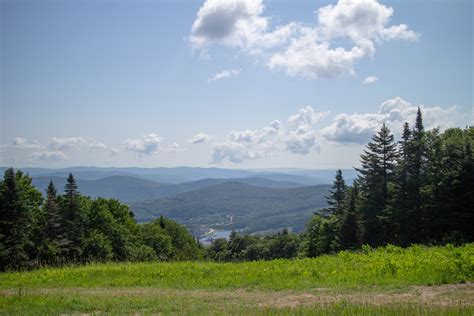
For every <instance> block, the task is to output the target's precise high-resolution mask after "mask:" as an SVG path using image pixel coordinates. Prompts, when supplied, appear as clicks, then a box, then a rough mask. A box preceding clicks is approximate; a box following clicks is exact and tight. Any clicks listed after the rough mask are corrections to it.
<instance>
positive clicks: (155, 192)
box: [33, 176, 177, 202]
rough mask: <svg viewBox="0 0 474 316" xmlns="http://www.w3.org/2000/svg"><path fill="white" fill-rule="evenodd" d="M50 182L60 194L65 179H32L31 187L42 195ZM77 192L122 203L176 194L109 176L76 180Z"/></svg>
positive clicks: (163, 186) (134, 179)
mask: <svg viewBox="0 0 474 316" xmlns="http://www.w3.org/2000/svg"><path fill="white" fill-rule="evenodd" d="M50 180H52V181H53V183H54V185H55V186H56V187H57V189H58V192H62V190H63V188H64V185H65V183H66V178H65V177H49V176H46V177H43V176H40V177H33V185H34V186H36V187H37V188H38V189H39V190H40V191H41V192H42V193H43V194H44V192H45V190H46V187H47V186H48V183H49V181H50ZM76 181H77V185H78V187H79V191H80V192H81V193H82V194H84V195H88V196H90V197H94V198H95V197H104V198H116V199H119V200H120V201H122V202H131V201H142V200H148V199H150V198H152V199H156V198H160V197H164V196H169V195H171V194H175V193H177V192H174V191H173V192H170V193H169V192H168V191H167V189H166V187H168V186H169V185H167V184H161V183H157V182H153V181H149V180H145V179H141V178H137V177H130V176H111V177H107V178H103V179H98V180H83V179H76Z"/></svg>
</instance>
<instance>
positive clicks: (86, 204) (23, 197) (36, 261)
mask: <svg viewBox="0 0 474 316" xmlns="http://www.w3.org/2000/svg"><path fill="white" fill-rule="evenodd" d="M0 214H1V218H0V269H1V270H6V269H20V268H31V267H38V266H43V265H61V264H70V263H86V262H92V261H110V260H114V261H148V260H193V259H198V258H200V256H201V253H202V251H201V249H200V246H199V245H198V243H197V242H196V240H195V239H194V238H193V237H192V236H191V235H190V234H189V232H188V231H187V230H186V228H184V227H183V226H181V225H180V224H178V223H176V222H174V221H171V220H169V219H166V218H159V219H156V220H154V221H151V222H149V223H146V224H143V225H138V224H137V222H136V221H135V219H134V216H133V213H132V212H131V211H130V210H129V208H128V206H126V205H123V204H121V203H119V202H118V201H117V200H113V199H102V198H98V199H91V198H89V197H86V196H83V195H81V194H80V193H79V191H78V187H77V184H76V181H75V179H74V177H73V176H72V174H70V175H69V177H68V179H67V183H66V185H65V188H64V193H63V194H58V193H57V191H56V188H55V186H54V184H53V183H52V182H50V184H49V186H48V188H47V194H46V198H45V199H43V197H42V195H41V193H40V192H39V191H38V190H36V189H35V187H34V186H33V185H32V184H31V178H30V177H29V176H27V175H25V174H23V173H22V172H21V171H17V172H15V171H14V170H13V169H12V168H10V169H7V170H6V171H5V175H4V179H3V181H2V182H1V183H0Z"/></svg>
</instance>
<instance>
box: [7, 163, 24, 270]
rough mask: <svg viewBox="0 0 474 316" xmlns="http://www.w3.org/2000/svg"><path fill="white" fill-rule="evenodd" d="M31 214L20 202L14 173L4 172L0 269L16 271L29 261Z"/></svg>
mask: <svg viewBox="0 0 474 316" xmlns="http://www.w3.org/2000/svg"><path fill="white" fill-rule="evenodd" d="M30 224H31V214H30V212H29V210H28V208H27V207H26V203H25V201H22V198H21V192H20V188H19V186H18V184H17V180H16V176H15V171H14V170H13V168H9V169H7V170H6V171H5V174H4V179H3V182H2V183H1V187H0V249H1V252H0V269H1V270H5V269H6V268H13V269H17V268H20V267H22V266H25V265H26V264H27V262H28V260H29V257H28V251H27V247H28V243H29V229H30Z"/></svg>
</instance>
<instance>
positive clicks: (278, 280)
mask: <svg viewBox="0 0 474 316" xmlns="http://www.w3.org/2000/svg"><path fill="white" fill-rule="evenodd" d="M473 279H474V244H467V245H464V246H461V247H453V246H450V245H448V246H444V247H423V246H413V247H410V248H406V249H402V248H398V247H393V246H388V247H384V248H378V249H376V250H372V249H370V250H366V251H365V252H362V253H355V252H340V253H339V254H337V255H332V256H321V257H318V258H314V259H299V260H274V261H257V262H244V263H214V262H158V263H108V264H91V265H87V266H78V267H63V268H43V269H39V270H35V271H31V272H13V273H3V274H1V275H0V288H18V287H27V288H31V287H51V288H56V287H131V286H132V287H136V286H141V287H159V288H179V289H197V288H205V289H224V288H251V289H267V290H268V289H271V290H283V289H293V290H304V289H312V288H317V287H349V288H350V287H359V286H367V285H393V286H402V285H417V284H419V285H435V284H446V283H462V282H467V281H470V280H473Z"/></svg>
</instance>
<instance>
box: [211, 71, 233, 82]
mask: <svg viewBox="0 0 474 316" xmlns="http://www.w3.org/2000/svg"><path fill="white" fill-rule="evenodd" d="M239 74H240V69H229V70H223V71H220V72H218V73H215V74H214V75H212V77H211V78H209V79H208V82H211V81H215V80H221V79H228V78H232V77H237V76H238V75H239Z"/></svg>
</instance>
